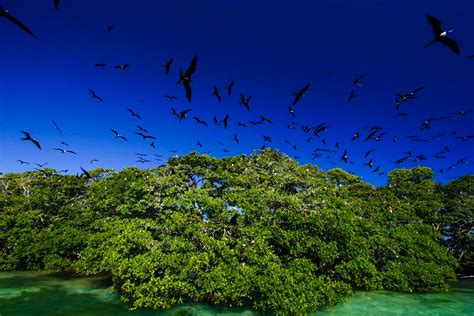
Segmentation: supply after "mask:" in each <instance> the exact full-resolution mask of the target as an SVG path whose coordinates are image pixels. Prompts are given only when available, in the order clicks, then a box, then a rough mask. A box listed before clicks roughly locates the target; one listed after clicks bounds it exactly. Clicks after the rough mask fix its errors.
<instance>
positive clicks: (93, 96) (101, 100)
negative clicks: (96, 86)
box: [89, 89, 104, 102]
mask: <svg viewBox="0 0 474 316" xmlns="http://www.w3.org/2000/svg"><path fill="white" fill-rule="evenodd" d="M89 92H90V93H91V95H92V96H91V97H92V99H97V100H99V101H100V102H104V100H103V99H102V98H101V97H99V96H98V95H97V94H96V93H95V91H94V90H92V89H89Z"/></svg>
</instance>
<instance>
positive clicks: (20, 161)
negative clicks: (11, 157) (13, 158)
mask: <svg viewBox="0 0 474 316" xmlns="http://www.w3.org/2000/svg"><path fill="white" fill-rule="evenodd" d="M17 161H18V162H19V163H21V164H22V165H29V164H30V163H29V162H28V161H23V160H21V159H18V160H17Z"/></svg>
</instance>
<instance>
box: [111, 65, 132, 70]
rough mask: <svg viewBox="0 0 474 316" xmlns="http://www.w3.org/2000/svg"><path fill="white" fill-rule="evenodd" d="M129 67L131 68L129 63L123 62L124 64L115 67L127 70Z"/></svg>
mask: <svg viewBox="0 0 474 316" xmlns="http://www.w3.org/2000/svg"><path fill="white" fill-rule="evenodd" d="M128 68H130V65H129V64H123V65H117V66H115V67H114V69H120V70H123V71H125V70H127V69H128Z"/></svg>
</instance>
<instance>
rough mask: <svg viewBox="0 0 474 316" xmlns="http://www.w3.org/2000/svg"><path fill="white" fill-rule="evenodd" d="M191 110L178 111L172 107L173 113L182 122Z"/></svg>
mask: <svg viewBox="0 0 474 316" xmlns="http://www.w3.org/2000/svg"><path fill="white" fill-rule="evenodd" d="M189 112H191V109H186V110H182V111H181V112H176V110H175V109H174V108H171V114H173V115H174V116H176V117H177V118H178V120H179V122H180V123H181V122H182V121H183V120H184V119H185V118H186V115H187V114H188V113H189Z"/></svg>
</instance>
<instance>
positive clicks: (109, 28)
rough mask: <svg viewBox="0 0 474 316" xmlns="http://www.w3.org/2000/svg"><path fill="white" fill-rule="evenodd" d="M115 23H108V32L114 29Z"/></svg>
mask: <svg viewBox="0 0 474 316" xmlns="http://www.w3.org/2000/svg"><path fill="white" fill-rule="evenodd" d="M114 27H115V25H107V33H110V32H112V30H113V29H114Z"/></svg>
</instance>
